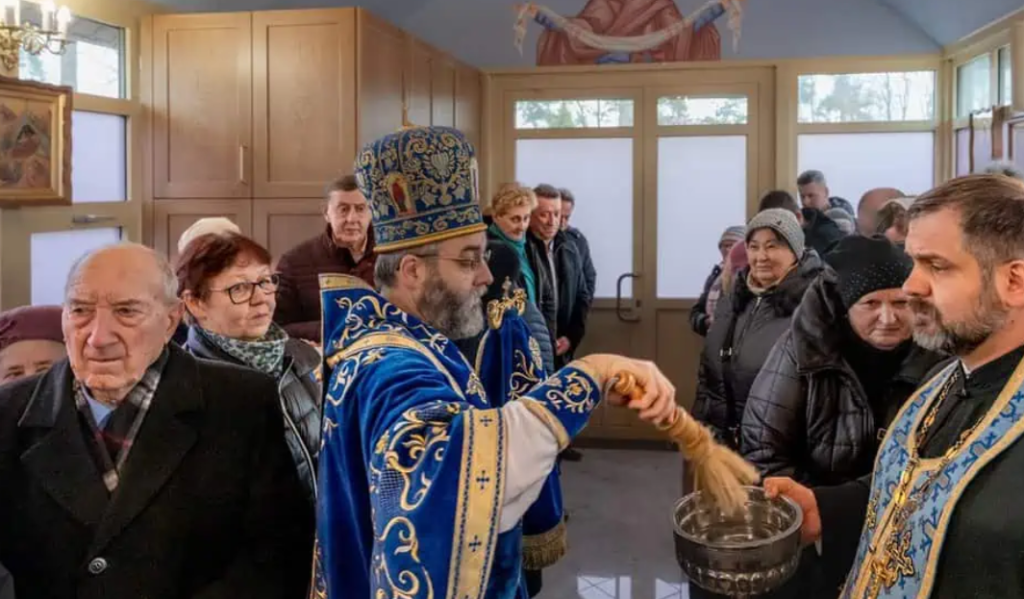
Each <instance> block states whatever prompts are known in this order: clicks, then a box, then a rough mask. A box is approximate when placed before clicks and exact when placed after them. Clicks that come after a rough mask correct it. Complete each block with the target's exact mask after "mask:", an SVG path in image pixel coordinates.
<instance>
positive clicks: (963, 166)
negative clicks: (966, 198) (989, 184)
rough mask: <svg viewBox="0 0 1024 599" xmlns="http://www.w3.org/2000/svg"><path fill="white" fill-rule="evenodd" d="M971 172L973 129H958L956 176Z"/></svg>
mask: <svg viewBox="0 0 1024 599" xmlns="http://www.w3.org/2000/svg"><path fill="white" fill-rule="evenodd" d="M969 174H971V130H970V129H957V132H956V176H957V177H962V176H964V175H969Z"/></svg>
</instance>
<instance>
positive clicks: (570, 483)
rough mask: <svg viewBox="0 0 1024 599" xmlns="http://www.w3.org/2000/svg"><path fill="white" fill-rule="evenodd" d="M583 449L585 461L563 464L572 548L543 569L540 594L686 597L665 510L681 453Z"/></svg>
mask: <svg viewBox="0 0 1024 599" xmlns="http://www.w3.org/2000/svg"><path fill="white" fill-rule="evenodd" d="M582 452H583V455H584V457H583V461H582V462H576V463H564V464H563V465H562V489H563V493H564V496H565V504H566V508H567V509H568V510H569V515H570V519H569V554H568V555H566V556H565V557H564V558H562V560H561V561H559V562H558V563H557V564H555V565H554V566H552V567H551V568H548V569H547V570H545V571H544V589H543V590H542V591H541V594H540V595H539V596H538V599H577V598H578V599H688V598H689V593H688V592H687V589H686V587H687V585H686V583H685V582H683V576H682V574H681V573H680V571H679V566H678V565H677V564H676V562H675V557H674V555H673V545H672V528H671V517H670V513H671V509H672V505H673V504H674V503H675V501H676V500H677V499H678V498H679V495H680V476H681V475H680V473H681V468H682V467H681V465H680V464H681V458H680V457H679V454H677V453H671V452H667V451H639V450H638V451H625V450H600V449H584V450H582Z"/></svg>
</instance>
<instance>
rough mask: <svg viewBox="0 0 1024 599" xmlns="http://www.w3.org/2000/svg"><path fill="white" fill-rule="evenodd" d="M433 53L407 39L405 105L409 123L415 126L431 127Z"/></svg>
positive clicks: (427, 47) (425, 46)
mask: <svg viewBox="0 0 1024 599" xmlns="http://www.w3.org/2000/svg"><path fill="white" fill-rule="evenodd" d="M433 60H434V57H433V52H432V51H431V50H430V47H429V46H427V45H426V44H423V43H422V42H419V41H417V40H415V39H412V38H411V37H410V38H409V70H408V73H407V74H406V77H405V103H406V108H407V109H408V111H409V113H408V119H409V122H411V123H413V124H416V125H431V124H433V123H432V122H431V118H432V109H431V104H430V102H431V95H430V87H431V78H432V73H431V65H432V64H433Z"/></svg>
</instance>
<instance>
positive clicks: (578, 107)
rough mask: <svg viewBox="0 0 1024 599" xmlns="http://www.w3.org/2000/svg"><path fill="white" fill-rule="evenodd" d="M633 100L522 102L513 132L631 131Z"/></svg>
mask: <svg viewBox="0 0 1024 599" xmlns="http://www.w3.org/2000/svg"><path fill="white" fill-rule="evenodd" d="M632 126H633V101H632V100H521V101H519V102H516V129H591V128H607V127H632Z"/></svg>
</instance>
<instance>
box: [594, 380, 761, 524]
mask: <svg viewBox="0 0 1024 599" xmlns="http://www.w3.org/2000/svg"><path fill="white" fill-rule="evenodd" d="M614 389H615V392H616V393H618V394H619V395H622V396H623V397H628V398H630V401H634V400H640V399H642V398H643V396H644V390H643V388H641V387H640V385H638V384H637V381H636V377H635V376H633V375H632V374H630V373H622V374H620V375H619V376H618V380H617V381H615V384H614ZM659 428H660V429H661V430H663V431H665V433H666V434H667V435H668V436H669V438H670V439H672V441H674V442H675V443H676V444H677V445H678V446H679V449H680V450H681V451H682V453H683V457H684V458H685V459H686V460H687V461H688V462H690V465H691V466H693V470H694V486H695V488H696V489H697V490H704V489H706V490H707V492H708V494H709V495H710V496H711V499H712V500H713V501H714V502H715V503H716V504H717V505H718V506H719V507H720V508H721V509H722V511H724V512H726V513H737V512H739V511H740V510H742V509H743V506H744V505H745V504H746V500H747V492H746V491H745V490H744V489H743V487H744V486H746V485H752V484H754V483H756V482H757V481H758V480H759V479H760V476H759V475H758V473H757V469H756V468H754V466H753V465H752V464H751V463H750V462H748V461H746V460H744V459H743V457H741V456H740V455H739V454H737V453H736V452H734V451H733V450H731V449H729V448H728V447H726V446H725V445H722V444H721V443H719V442H718V441H716V440H715V437H714V435H712V434H711V431H710V430H709V429H708V427H706V426H704V425H703V424H701V423H699V422H697V421H696V420H694V419H693V416H690V414H689V413H687V411H686V410H684V409H683V408H681V407H679V406H676V413H675V415H674V416H673V417H672V421H671V422H669V423H668V424H667V425H662V426H661V427H659Z"/></svg>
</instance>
